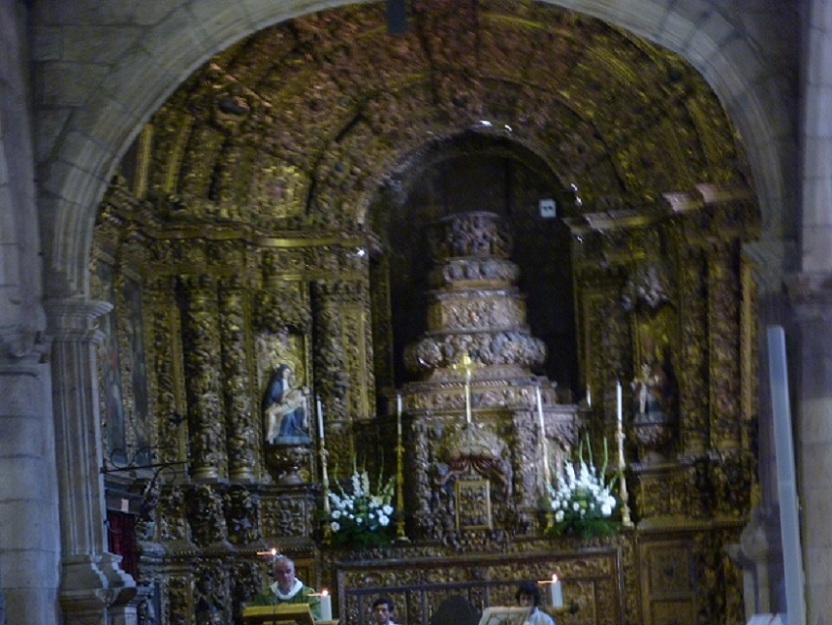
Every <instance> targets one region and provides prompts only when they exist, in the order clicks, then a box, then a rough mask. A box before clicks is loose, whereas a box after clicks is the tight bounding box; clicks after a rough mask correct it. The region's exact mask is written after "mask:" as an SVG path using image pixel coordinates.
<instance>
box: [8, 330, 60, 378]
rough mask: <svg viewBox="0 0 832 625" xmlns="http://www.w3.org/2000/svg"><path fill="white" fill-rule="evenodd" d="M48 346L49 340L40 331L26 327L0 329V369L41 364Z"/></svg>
mask: <svg viewBox="0 0 832 625" xmlns="http://www.w3.org/2000/svg"><path fill="white" fill-rule="evenodd" d="M50 344H51V339H50V338H49V337H48V336H47V334H46V333H45V332H43V331H42V330H36V329H34V328H30V327H26V326H11V327H6V328H0V369H7V368H19V367H21V366H23V367H27V366H32V365H36V364H38V363H40V362H43V361H44V359H45V358H46V355H47V354H48V353H49V347H50Z"/></svg>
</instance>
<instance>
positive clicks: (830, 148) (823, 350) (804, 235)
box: [796, 0, 832, 623]
mask: <svg viewBox="0 0 832 625" xmlns="http://www.w3.org/2000/svg"><path fill="white" fill-rule="evenodd" d="M801 15H803V16H804V21H803V29H804V30H803V33H802V35H803V40H804V42H805V45H804V46H803V51H804V56H803V61H804V67H803V68H802V69H803V70H804V71H803V72H802V77H803V80H804V82H803V83H802V85H801V86H802V88H803V93H802V94H801V95H802V96H803V97H802V102H803V103H804V109H803V111H802V113H803V114H802V116H801V121H802V124H803V125H802V128H801V130H802V137H801V139H802V141H801V147H802V150H803V152H802V155H801V156H802V163H801V171H800V173H801V191H802V193H801V200H802V206H801V209H802V210H801V215H800V217H801V218H800V222H799V223H800V226H801V228H802V231H801V241H800V243H801V264H800V270H801V271H802V272H803V275H802V276H801V277H800V282H801V284H802V287H801V289H800V291H801V293H802V295H800V296H799V297H798V301H797V302H796V303H797V308H798V323H799V326H800V330H799V335H800V339H799V341H800V362H799V365H798V367H799V374H798V375H799V376H800V377H799V379H800V398H801V401H800V405H799V408H798V411H799V416H798V419H797V423H798V424H799V427H798V428H797V442H796V448H797V457H798V475H799V480H800V482H801V483H800V486H801V504H802V514H803V519H802V526H803V527H802V530H803V540H804V543H803V562H804V567H805V570H806V579H807V587H806V601H807V609H808V612H807V620H806V622H807V623H822V622H826V621H828V620H829V615H830V614H832V574H830V566H829V563H830V562H832V541H830V539H829V536H830V530H832V522H830V518H832V515H831V514H830V512H832V486H830V485H832V480H830V478H829V475H830V470H829V469H830V461H829V459H830V458H832V418H830V414H832V371H831V370H832V366H830V359H832V322H830V319H832V290H830V286H829V285H830V280H832V208H831V207H832V122H830V118H829V107H830V106H832V65H830V63H829V58H830V54H832V3H830V2H828V0H811V1H809V2H806V3H805V6H804V7H803V10H802V11H801Z"/></svg>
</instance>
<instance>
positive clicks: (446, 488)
mask: <svg viewBox="0 0 832 625" xmlns="http://www.w3.org/2000/svg"><path fill="white" fill-rule="evenodd" d="M428 239H429V249H430V252H431V256H432V259H433V261H434V267H433V269H432V271H431V274H430V285H431V287H432V290H431V291H430V292H429V294H428V296H429V303H428V319H427V328H428V329H427V332H426V333H425V334H424V336H423V337H422V338H421V339H419V340H418V341H416V342H415V343H414V344H412V345H410V346H409V347H408V349H407V350H406V353H405V361H406V364H407V366H408V368H409V369H410V370H411V371H413V372H415V373H420V374H421V375H422V376H423V378H424V379H423V380H422V381H419V382H413V383H410V384H407V385H406V386H405V388H404V391H405V399H404V405H405V413H406V415H407V417H408V423H409V424H410V428H409V436H410V440H409V441H408V443H409V444H408V445H407V448H408V449H411V450H413V453H412V455H410V456H409V457H408V458H407V462H408V465H409V470H408V471H406V474H407V475H408V476H413V483H411V484H410V485H409V486H410V487H409V488H408V489H407V492H408V493H410V495H411V496H410V498H409V499H408V500H407V504H408V509H409V510H412V511H413V520H414V526H415V527H414V533H415V534H416V536H417V537H431V538H435V539H441V540H444V541H448V540H451V541H453V540H456V539H458V538H459V535H460V533H462V532H468V533H469V534H470V533H471V532H472V531H475V532H482V533H483V534H484V535H488V534H489V533H491V532H492V530H499V535H500V536H501V537H503V538H509V537H511V536H514V535H518V534H520V535H522V534H525V533H527V532H530V531H534V530H536V529H537V526H538V524H539V517H540V515H539V514H538V512H537V511H538V509H539V505H538V504H539V500H540V498H541V496H542V495H543V494H544V493H545V490H544V486H545V484H546V483H547V482H548V481H549V480H550V479H551V475H550V467H551V466H554V467H558V466H560V465H561V463H562V459H563V458H564V457H565V455H568V453H569V450H570V449H571V447H572V446H573V444H574V443H575V438H576V433H577V423H576V408H575V406H572V405H566V404H563V405H562V404H558V402H557V393H556V389H555V387H554V385H553V384H552V383H551V382H550V381H549V380H548V379H546V378H543V377H540V376H536V375H534V374H533V373H532V368H534V367H538V366H540V365H541V364H542V363H543V361H544V359H545V357H546V346H545V344H544V343H543V341H541V340H539V339H537V338H535V337H534V336H532V335H531V333H530V332H529V328H528V325H527V324H526V306H525V299H524V297H523V294H522V293H521V292H520V289H519V288H518V287H517V280H518V277H519V270H518V267H517V265H516V264H515V263H514V262H512V261H511V260H510V258H509V256H510V254H511V248H512V237H511V235H510V233H509V230H508V227H507V224H506V223H505V222H504V220H503V219H502V218H501V217H499V216H498V215H495V214H493V213H486V212H469V213H463V214H455V215H451V216H450V217H447V218H446V219H444V220H443V221H442V222H440V223H439V224H437V225H436V226H435V227H433V228H432V229H431V230H430V232H429V236H428ZM468 540H470V536H469V537H468Z"/></svg>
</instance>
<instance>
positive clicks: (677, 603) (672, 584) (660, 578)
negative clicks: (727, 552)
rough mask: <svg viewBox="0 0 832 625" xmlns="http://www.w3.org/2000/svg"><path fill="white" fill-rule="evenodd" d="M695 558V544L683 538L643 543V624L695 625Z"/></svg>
mask: <svg viewBox="0 0 832 625" xmlns="http://www.w3.org/2000/svg"><path fill="white" fill-rule="evenodd" d="M693 559H694V555H693V552H692V547H691V546H690V544H685V543H684V542H682V541H663V542H656V543H648V544H642V545H641V546H640V548H639V560H640V562H641V589H642V619H643V621H642V622H643V623H644V625H693V624H694V623H695V622H696V597H695V593H694V579H693V571H694V568H693V566H694V563H693Z"/></svg>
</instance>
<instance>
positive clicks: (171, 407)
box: [145, 276, 188, 462]
mask: <svg viewBox="0 0 832 625" xmlns="http://www.w3.org/2000/svg"><path fill="white" fill-rule="evenodd" d="M173 281H174V279H173V278H172V277H170V276H165V277H161V278H158V279H157V280H153V279H151V280H149V281H148V282H147V283H146V290H145V294H146V295H145V296H146V298H147V299H146V303H147V307H148V319H149V320H150V323H149V326H150V327H149V328H148V331H149V341H148V344H149V345H150V349H149V350H148V367H147V369H148V371H149V372H150V374H151V375H152V376H153V377H154V381H155V384H154V385H153V388H154V391H155V396H154V402H155V405H156V428H157V429H156V431H157V435H158V439H157V440H158V444H157V445H156V452H157V457H158V460H159V461H160V462H181V461H184V460H186V459H187V457H188V441H187V437H186V434H187V432H186V428H184V427H183V420H184V415H185V413H186V408H185V402H184V397H182V388H183V385H184V383H183V375H182V365H181V362H182V340H181V336H180V334H179V332H175V331H174V330H175V329H176V328H180V327H181V320H180V318H179V309H178V308H177V306H176V303H175V301H174V296H173V293H174V292H175V289H174V285H173ZM177 391H178V392H177Z"/></svg>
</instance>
